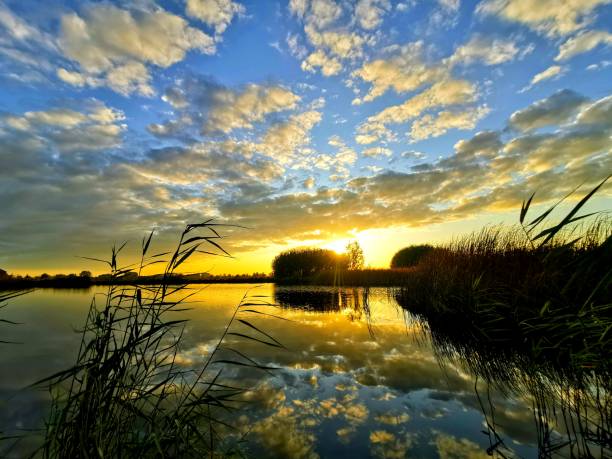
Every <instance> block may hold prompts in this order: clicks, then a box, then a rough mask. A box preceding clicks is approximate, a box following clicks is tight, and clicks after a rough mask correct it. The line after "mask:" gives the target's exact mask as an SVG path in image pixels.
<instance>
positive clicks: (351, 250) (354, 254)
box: [346, 241, 364, 269]
mask: <svg viewBox="0 0 612 459" xmlns="http://www.w3.org/2000/svg"><path fill="white" fill-rule="evenodd" d="M346 256H347V257H348V269H363V265H364V258H363V250H362V249H361V246H360V245H359V242H357V241H351V242H349V243H348V244H347V245H346Z"/></svg>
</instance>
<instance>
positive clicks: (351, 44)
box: [304, 25, 365, 59]
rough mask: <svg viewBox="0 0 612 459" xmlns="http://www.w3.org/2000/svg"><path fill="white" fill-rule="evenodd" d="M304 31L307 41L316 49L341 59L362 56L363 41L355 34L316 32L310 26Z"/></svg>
mask: <svg viewBox="0 0 612 459" xmlns="http://www.w3.org/2000/svg"><path fill="white" fill-rule="evenodd" d="M304 30H305V32H306V36H307V37H308V40H309V41H310V43H312V44H313V45H314V46H315V47H316V48H324V49H326V50H328V51H329V52H330V53H331V54H333V55H335V56H337V57H339V58H341V59H349V58H355V57H360V56H361V55H362V54H363V53H362V47H363V44H364V42H365V40H364V39H363V37H361V36H359V35H357V34H356V33H351V32H318V31H317V30H316V28H315V27H313V26H312V25H306V27H305V28H304Z"/></svg>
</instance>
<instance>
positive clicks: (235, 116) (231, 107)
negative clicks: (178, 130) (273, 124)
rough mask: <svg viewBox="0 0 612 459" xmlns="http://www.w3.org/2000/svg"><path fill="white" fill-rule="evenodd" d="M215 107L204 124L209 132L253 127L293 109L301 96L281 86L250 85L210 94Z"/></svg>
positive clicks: (226, 131)
mask: <svg viewBox="0 0 612 459" xmlns="http://www.w3.org/2000/svg"><path fill="white" fill-rule="evenodd" d="M211 97H212V99H213V101H214V102H213V104H214V105H213V107H212V108H211V110H210V112H209V113H208V118H207V121H206V122H205V124H204V130H205V131H206V132H217V131H220V132H225V133H228V132H230V131H232V130H234V129H238V128H252V127H253V123H254V122H258V121H262V120H264V118H265V117H266V116H267V115H269V114H271V113H276V112H280V111H284V110H291V109H293V108H295V107H296V106H297V103H298V102H299V100H300V97H299V96H297V95H296V94H294V93H292V92H291V91H290V90H288V89H285V88H282V87H280V86H261V85H256V84H250V85H248V86H246V87H245V88H244V89H243V90H242V91H238V92H237V91H231V90H218V91H215V92H214V94H212V95H211Z"/></svg>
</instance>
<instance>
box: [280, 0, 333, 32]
mask: <svg viewBox="0 0 612 459" xmlns="http://www.w3.org/2000/svg"><path fill="white" fill-rule="evenodd" d="M289 11H291V13H292V14H294V15H295V16H297V17H298V18H300V19H303V20H304V21H305V22H306V23H307V24H312V25H313V26H315V27H317V28H318V29H322V28H324V27H327V26H329V25H331V24H332V23H334V22H335V21H336V19H338V18H339V17H340V15H341V14H342V7H341V6H340V5H339V4H337V3H336V2H334V1H333V0H291V1H290V2H289Z"/></svg>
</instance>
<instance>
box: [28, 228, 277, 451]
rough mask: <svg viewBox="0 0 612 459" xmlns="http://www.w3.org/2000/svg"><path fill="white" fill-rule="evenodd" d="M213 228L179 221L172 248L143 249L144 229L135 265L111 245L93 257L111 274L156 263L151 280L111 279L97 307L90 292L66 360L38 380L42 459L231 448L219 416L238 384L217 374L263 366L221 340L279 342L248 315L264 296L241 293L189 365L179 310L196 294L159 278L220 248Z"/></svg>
mask: <svg viewBox="0 0 612 459" xmlns="http://www.w3.org/2000/svg"><path fill="white" fill-rule="evenodd" d="M217 226H219V225H216V224H214V223H212V222H211V221H207V222H204V223H201V224H195V225H188V226H187V227H186V228H185V230H184V231H183V232H182V234H181V236H180V239H179V242H178V244H177V247H176V249H175V250H174V251H173V252H163V253H157V254H154V255H148V252H149V248H150V243H151V240H152V233H151V235H150V236H149V237H148V238H146V239H144V240H143V244H142V252H141V260H140V262H139V263H138V264H135V265H131V266H127V267H119V265H118V261H117V260H118V256H119V254H120V252H121V250H122V249H123V247H124V246H121V247H119V248H114V247H113V250H112V254H111V259H110V260H109V261H103V260H98V261H103V262H104V263H107V264H108V265H109V267H110V269H111V275H112V278H113V279H114V280H115V281H121V279H122V278H127V277H130V273H133V272H136V273H137V274H139V273H140V272H141V270H142V269H143V268H145V267H148V266H152V265H157V264H162V265H164V266H165V269H164V272H163V275H162V281H161V282H160V283H159V284H158V285H155V286H153V285H146V286H141V285H135V284H132V285H123V286H119V285H110V286H109V287H108V290H107V292H106V294H105V295H104V296H103V298H104V299H103V302H102V304H99V303H98V299H97V298H96V297H94V299H93V300H92V303H91V305H90V309H89V313H88V316H87V320H86V323H85V326H84V328H83V330H82V332H81V333H82V339H81V346H80V349H79V351H78V357H77V360H76V362H75V364H74V366H73V367H71V368H69V369H67V370H65V371H62V372H59V373H57V374H55V375H52V376H50V377H48V378H45V379H44V380H42V381H39V382H38V383H37V385H48V386H49V388H50V392H51V396H52V407H51V414H50V416H49V419H48V421H47V424H46V438H45V441H44V444H43V446H42V448H41V452H42V455H43V456H44V457H50V458H58V457H96V458H99V457H113V458H120V457H130V458H131V457H198V458H200V457H213V456H215V455H223V454H224V452H227V451H226V450H225V449H224V448H230V447H232V445H231V444H230V442H228V438H229V437H230V436H231V435H232V429H231V425H230V424H228V422H227V420H226V416H225V414H226V413H228V412H231V411H232V410H234V409H236V408H237V407H239V406H240V403H241V400H240V395H241V394H242V393H243V392H244V391H245V390H246V389H247V388H246V387H243V382H241V383H236V384H235V383H233V382H232V381H231V379H230V380H228V379H227V378H225V377H224V374H223V373H224V370H227V369H228V368H229V367H236V368H254V369H256V370H263V371H269V370H271V368H269V367H265V366H263V365H260V364H258V363H257V362H256V361H255V360H253V359H251V358H250V357H248V356H247V355H245V354H244V353H242V352H241V351H240V350H239V349H237V348H236V347H232V346H231V343H230V342H229V340H230V339H233V340H234V341H235V340H249V341H252V342H255V343H260V344H262V345H266V346H273V347H282V345H281V344H280V343H279V342H278V341H277V340H276V339H274V338H273V337H272V336H270V335H269V334H267V333H265V332H264V331H263V330H261V329H259V328H258V327H256V326H255V325H254V324H253V323H252V321H250V319H249V316H253V315H254V314H261V313H264V312H263V311H262V307H264V306H268V305H270V303H269V302H267V301H266V300H265V299H264V298H263V297H261V296H259V295H245V297H244V298H243V300H242V301H241V302H240V304H239V305H238V306H237V307H236V309H235V310H234V312H233V315H232V317H231V320H230V322H229V324H228V325H227V327H226V329H225V331H224V332H223V334H222V336H221V337H219V340H218V342H217V345H216V346H215V348H214V349H213V350H212V352H210V354H209V355H208V356H203V357H202V363H201V365H199V366H195V367H191V366H188V365H185V363H184V361H183V359H181V352H182V351H183V350H184V349H183V344H184V340H183V333H184V326H185V322H186V320H184V319H181V318H180V316H178V313H179V312H181V311H185V310H186V305H187V304H188V302H189V300H190V298H191V297H192V296H193V295H194V294H195V293H196V291H194V290H192V289H191V288H188V287H187V286H186V285H169V284H168V283H166V282H164V280H165V279H168V278H171V277H172V276H173V273H174V271H175V270H176V269H177V268H178V267H179V266H181V265H182V264H183V263H184V262H186V261H187V260H188V259H189V258H190V257H192V256H193V255H195V254H197V253H207V254H216V255H227V252H225V250H224V249H223V248H222V247H221V245H220V244H219V243H218V242H217V240H218V239H220V237H221V236H220V235H219V233H218V232H217ZM124 245H125V244H124ZM266 314H267V313H266ZM267 315H270V314H267ZM205 338H206V337H202V339H205Z"/></svg>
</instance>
